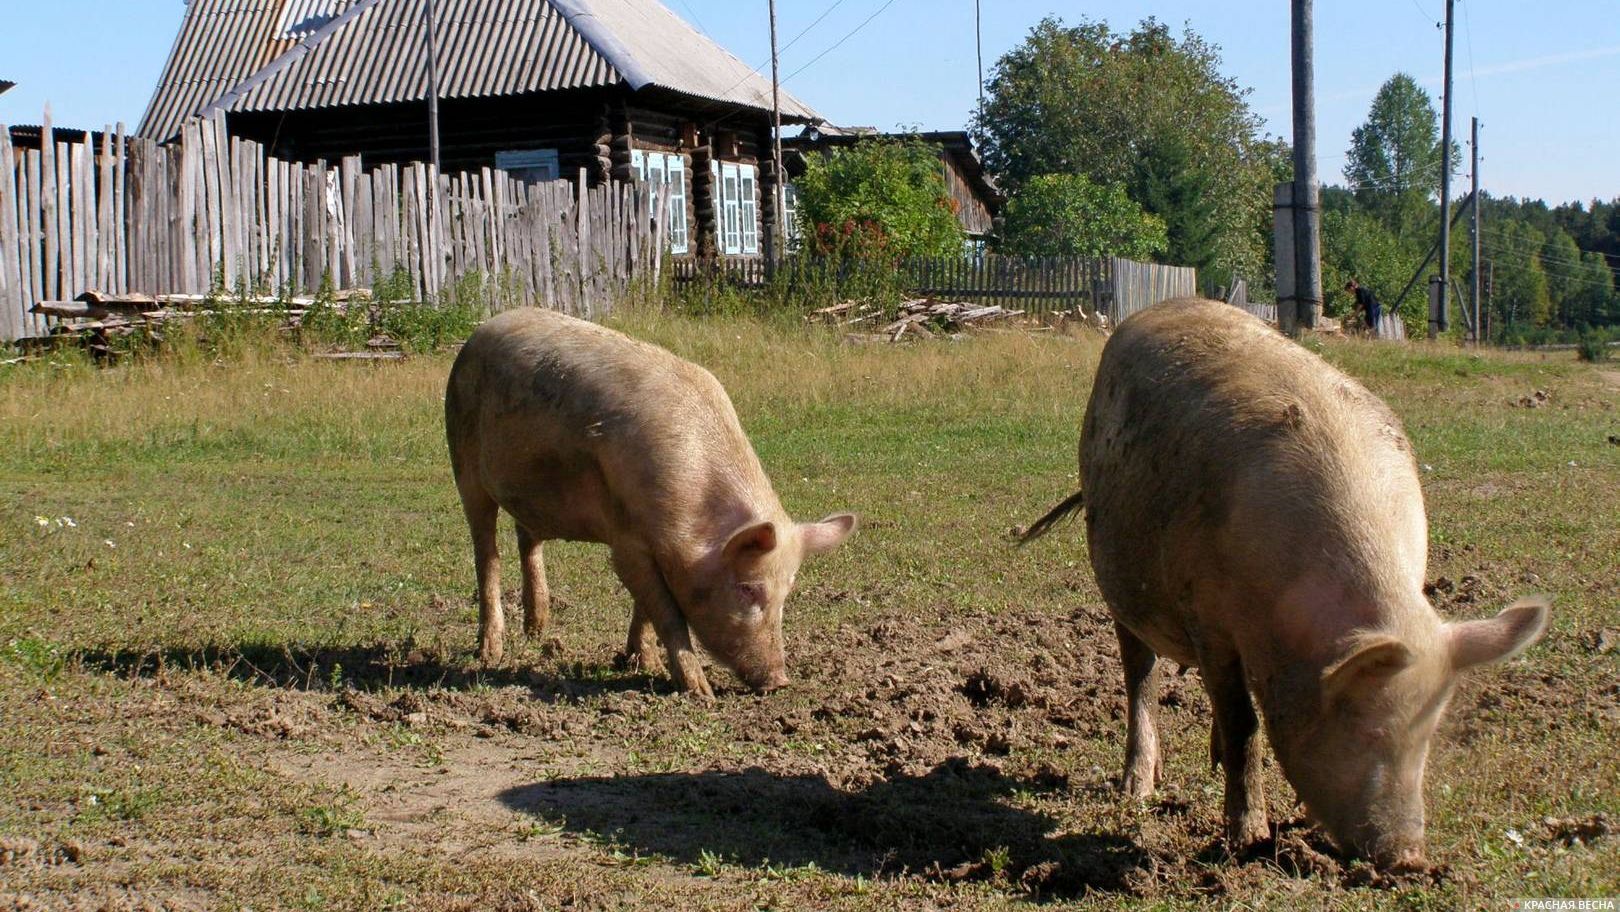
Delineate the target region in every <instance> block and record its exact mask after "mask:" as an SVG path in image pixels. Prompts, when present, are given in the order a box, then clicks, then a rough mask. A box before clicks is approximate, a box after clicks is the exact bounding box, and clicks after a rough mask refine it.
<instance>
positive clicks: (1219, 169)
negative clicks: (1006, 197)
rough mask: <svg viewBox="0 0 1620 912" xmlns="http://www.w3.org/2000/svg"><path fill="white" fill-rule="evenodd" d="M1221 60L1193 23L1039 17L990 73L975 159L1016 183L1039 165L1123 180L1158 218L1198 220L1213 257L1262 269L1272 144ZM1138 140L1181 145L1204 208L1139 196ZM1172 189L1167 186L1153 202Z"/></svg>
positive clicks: (1172, 149) (1144, 144) (1171, 150)
mask: <svg viewBox="0 0 1620 912" xmlns="http://www.w3.org/2000/svg"><path fill="white" fill-rule="evenodd" d="M1220 66H1221V60H1220V54H1219V52H1218V51H1217V49H1216V48H1215V47H1214V46H1213V45H1211V44H1209V43H1207V42H1205V41H1204V40H1203V39H1202V38H1200V37H1199V36H1198V35H1197V34H1195V33H1193V32H1191V31H1186V32H1184V33H1183V34H1182V35H1181V36H1180V37H1179V38H1178V37H1177V36H1175V35H1173V34H1172V33H1171V32H1170V30H1169V29H1168V28H1167V27H1166V26H1164V25H1162V24H1160V23H1159V22H1157V21H1155V20H1153V19H1147V20H1145V21H1144V22H1142V23H1141V25H1139V26H1137V28H1136V29H1135V30H1133V31H1131V32H1130V33H1128V34H1118V33H1115V32H1114V31H1112V30H1111V29H1110V28H1109V27H1108V25H1107V24H1105V23H1101V22H1091V21H1082V22H1080V24H1078V25H1075V26H1066V25H1064V24H1063V22H1062V21H1061V20H1059V19H1056V18H1048V19H1045V20H1043V21H1042V22H1041V23H1040V24H1038V25H1037V26H1035V28H1034V29H1032V30H1031V31H1030V33H1029V35H1028V37H1026V38H1025V40H1024V41H1023V43H1021V44H1020V45H1018V46H1017V47H1014V48H1013V49H1012V50H1011V51H1008V52H1007V53H1006V54H1005V55H1003V56H1002V58H1001V59H1000V60H999V61H998V62H997V64H996V67H995V70H994V72H993V74H992V76H991V78H990V80H989V83H988V85H987V92H986V101H985V107H984V111H983V113H982V115H981V116H980V118H979V119H978V121H977V124H976V130H977V133H978V135H979V137H980V139H981V142H982V144H983V146H984V150H985V161H986V163H987V164H988V165H989V167H990V169H991V170H992V171H994V172H996V173H997V174H998V175H999V177H1000V178H1001V180H1002V181H1003V184H1004V186H1006V187H1007V188H1008V189H1009V190H1011V191H1013V192H1015V193H1016V192H1017V190H1018V189H1019V188H1021V187H1022V186H1023V185H1024V184H1026V183H1028V182H1029V181H1031V180H1033V179H1034V178H1035V177H1037V176H1039V175H1042V174H1081V175H1085V176H1086V177H1088V178H1090V180H1091V181H1092V182H1093V183H1095V184H1099V185H1103V186H1107V185H1111V184H1123V185H1125V186H1126V187H1127V188H1128V189H1129V190H1130V192H1131V194H1132V197H1133V198H1134V199H1136V201H1137V202H1138V203H1140V204H1142V205H1143V206H1144V207H1145V208H1148V209H1149V211H1154V212H1156V214H1158V215H1160V216H1162V217H1164V218H1165V221H1166V222H1167V223H1168V224H1171V225H1175V224H1177V222H1178V218H1180V221H1181V223H1182V225H1183V227H1184V228H1185V229H1188V230H1190V229H1192V228H1193V227H1195V226H1196V227H1197V228H1198V231H1199V232H1202V231H1203V230H1205V226H1206V225H1207V230H1208V231H1209V233H1210V236H1211V238H1212V241H1211V243H1212V245H1213V248H1214V253H1213V256H1212V257H1210V258H1209V259H1210V261H1211V262H1212V263H1213V264H1214V265H1215V266H1216V267H1217V268H1219V269H1221V270H1223V271H1227V272H1235V273H1237V274H1240V275H1243V276H1247V277H1250V278H1256V277H1259V276H1261V275H1264V274H1267V273H1268V272H1269V271H1270V270H1269V265H1268V259H1267V256H1266V250H1267V235H1268V234H1269V231H1270V220H1271V194H1272V191H1271V186H1272V183H1273V165H1274V164H1275V158H1276V156H1275V152H1276V147H1275V145H1274V144H1271V143H1268V142H1266V141H1265V140H1263V139H1262V138H1261V136H1260V120H1259V118H1258V117H1256V116H1255V114H1254V112H1253V111H1251V110H1250V109H1249V106H1248V101H1247V95H1248V92H1247V90H1245V89H1242V88H1240V87H1239V86H1238V85H1237V83H1236V82H1234V81H1233V80H1231V79H1230V78H1227V77H1226V76H1223V75H1222V74H1221V72H1220ZM1176 143H1179V144H1180V148H1179V149H1177V148H1176V146H1175V144H1176ZM1144 152H1150V153H1152V154H1155V155H1172V154H1181V153H1182V152H1184V154H1185V157H1184V159H1183V161H1184V163H1185V170H1186V171H1189V172H1192V173H1193V174H1195V175H1196V177H1194V178H1189V184H1188V186H1192V185H1193V183H1194V182H1202V185H1203V188H1204V192H1203V193H1202V194H1201V195H1200V197H1199V201H1200V205H1201V209H1202V210H1203V211H1200V212H1198V213H1196V214H1195V215H1196V217H1190V218H1182V217H1179V216H1176V215H1174V214H1172V213H1170V212H1161V211H1157V210H1155V209H1154V208H1153V204H1152V203H1150V202H1149V201H1148V200H1146V199H1143V198H1142V196H1140V195H1139V194H1142V193H1143V192H1144V191H1146V190H1147V189H1148V188H1149V186H1150V185H1152V182H1151V181H1148V180H1147V179H1146V178H1147V177H1148V176H1149V175H1144V174H1141V173H1139V171H1140V170H1141V169H1142V166H1141V165H1140V162H1141V159H1142V158H1143V156H1144ZM1147 170H1148V171H1149V172H1150V174H1155V173H1158V172H1159V171H1160V169H1159V168H1156V167H1149V168H1148V169H1147ZM1161 189H1162V188H1161ZM1177 196H1178V195H1177V194H1176V193H1166V194H1165V199H1161V200H1159V201H1158V205H1169V202H1167V200H1174V199H1176V198H1177ZM1186 237H1188V239H1189V240H1191V238H1192V235H1191V234H1190V233H1189V234H1187V235H1186ZM1191 246H1197V245H1191Z"/></svg>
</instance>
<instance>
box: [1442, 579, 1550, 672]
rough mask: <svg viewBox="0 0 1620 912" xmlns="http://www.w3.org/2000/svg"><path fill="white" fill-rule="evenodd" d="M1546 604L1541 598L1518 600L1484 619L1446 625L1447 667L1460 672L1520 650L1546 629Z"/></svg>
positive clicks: (1505, 658)
mask: <svg viewBox="0 0 1620 912" xmlns="http://www.w3.org/2000/svg"><path fill="white" fill-rule="evenodd" d="M1547 605H1548V602H1547V599H1546V598H1545V597H1540V596H1538V597H1535V598H1525V599H1519V600H1518V601H1517V602H1514V603H1513V605H1512V607H1510V608H1508V609H1506V610H1505V611H1503V612H1502V613H1501V614H1499V615H1497V616H1496V617H1493V618H1491V619H1490V620H1488V621H1463V622H1461V623H1457V624H1447V625H1446V639H1447V640H1448V641H1449V645H1450V647H1451V667H1452V668H1454V669H1456V670H1457V671H1462V670H1464V669H1468V668H1472V667H1474V666H1475V665H1486V664H1489V663H1491V662H1502V661H1505V660H1507V659H1511V658H1513V657H1514V656H1516V655H1518V654H1519V653H1521V652H1523V651H1524V650H1525V649H1527V648H1529V646H1530V644H1531V643H1534V642H1535V641H1536V640H1539V639H1541V635H1542V634H1543V633H1546V632H1547Z"/></svg>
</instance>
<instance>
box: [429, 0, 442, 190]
mask: <svg viewBox="0 0 1620 912" xmlns="http://www.w3.org/2000/svg"><path fill="white" fill-rule="evenodd" d="M427 58H428V59H427V65H428V161H431V162H432V163H433V170H435V171H437V170H439V52H438V46H437V43H436V42H435V41H434V34H433V0H427Z"/></svg>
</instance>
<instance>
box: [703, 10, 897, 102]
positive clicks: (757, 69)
mask: <svg viewBox="0 0 1620 912" xmlns="http://www.w3.org/2000/svg"><path fill="white" fill-rule="evenodd" d="M683 2H684V0H683ZM845 2H846V0H833V2H832V4H831V5H829V6H828V7H827V8H826V9H824V10H822V11H821V15H819V16H817V17H816V18H815V19H814V20H812V21H811V22H810V24H809V25H807V26H805V27H804V28H802V29H799V33H798V34H797V35H794V36H793V37H792V38H789V39H788V43H787V44H784V45H782V46H781V47H780V48H778V49H777V51H776V54H777V57H779V58H780V57H781V55H783V54H785V53H787V50H788V48H790V47H793V46H794V45H795V44H798V43H799V39H800V38H803V37H804V36H805V35H808V34H810V30H811V29H813V28H815V27H816V26H818V25H820V24H821V20H823V19H825V18H827V17H828V16H830V15H832V12H833V10H835V9H838V8H839V7H840V6H843V5H844V3H845ZM867 21H871V20H867ZM863 24H864V23H863ZM823 53H826V52H825V51H824V52H823ZM770 65H771V61H770V59H769V58H767V59H766V60H764V61H763V62H762V63H760V64H759V66H756V67H754V68H753V69H752V70H749V71H748V72H747V73H744V74H743V77H742V78H741V79H739V80H737V81H736V82H734V83H732V84H731V86H730V87H729V88H727V89H726V90H725V91H724V92H721V93H720V94H721V95H730V94H731V92H732V90H733V89H736V88H737V87H738V86H740V85H742V84H743V83H745V82H747V81H748V80H750V79H753V78H754V77H755V76H758V75H759V74H760V71H761V70H763V69H765V68H766V67H768V66H770ZM795 75H797V74H795ZM791 78H793V77H792V76H789V77H788V79H791ZM781 82H787V79H783V80H781ZM741 107H746V106H739V108H738V109H740V108H741ZM738 109H733V110H731V111H728V112H726V113H725V114H723V115H721V117H720V118H719V120H725V119H726V118H727V117H730V116H731V115H732V114H735V113H737V110H738Z"/></svg>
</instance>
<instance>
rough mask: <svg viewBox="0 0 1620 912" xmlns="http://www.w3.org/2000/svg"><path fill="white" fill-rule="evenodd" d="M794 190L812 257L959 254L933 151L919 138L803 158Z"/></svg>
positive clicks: (950, 203) (959, 235)
mask: <svg viewBox="0 0 1620 912" xmlns="http://www.w3.org/2000/svg"><path fill="white" fill-rule="evenodd" d="M794 185H795V186H796V187H797V188H798V192H799V217H800V218H801V219H803V220H804V223H805V224H806V225H807V226H808V227H809V230H808V231H807V232H806V244H807V246H808V247H809V248H810V250H811V251H812V252H818V253H828V252H831V251H832V250H834V249H839V250H844V251H846V252H853V253H855V254H857V255H893V256H953V255H956V254H958V253H960V252H961V251H962V245H963V242H964V238H965V236H964V234H963V232H962V225H961V223H960V222H959V221H958V220H957V217H956V202H955V201H954V200H953V199H952V198H951V195H950V191H949V189H948V188H947V187H946V186H945V170H944V166H943V165H942V164H941V162H940V158H939V149H938V148H937V147H935V146H931V145H929V144H927V143H925V142H922V141H921V140H889V139H872V140H868V141H865V142H862V143H859V144H857V145H855V146H852V147H850V148H847V149H834V150H833V151H831V152H829V153H828V154H826V155H812V156H809V157H808V159H807V160H806V162H805V171H804V174H803V175H802V176H801V177H800V178H799V179H798V180H797V181H795V182H794ZM852 247H853V248H855V249H853V250H852V249H851V248H852Z"/></svg>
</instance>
